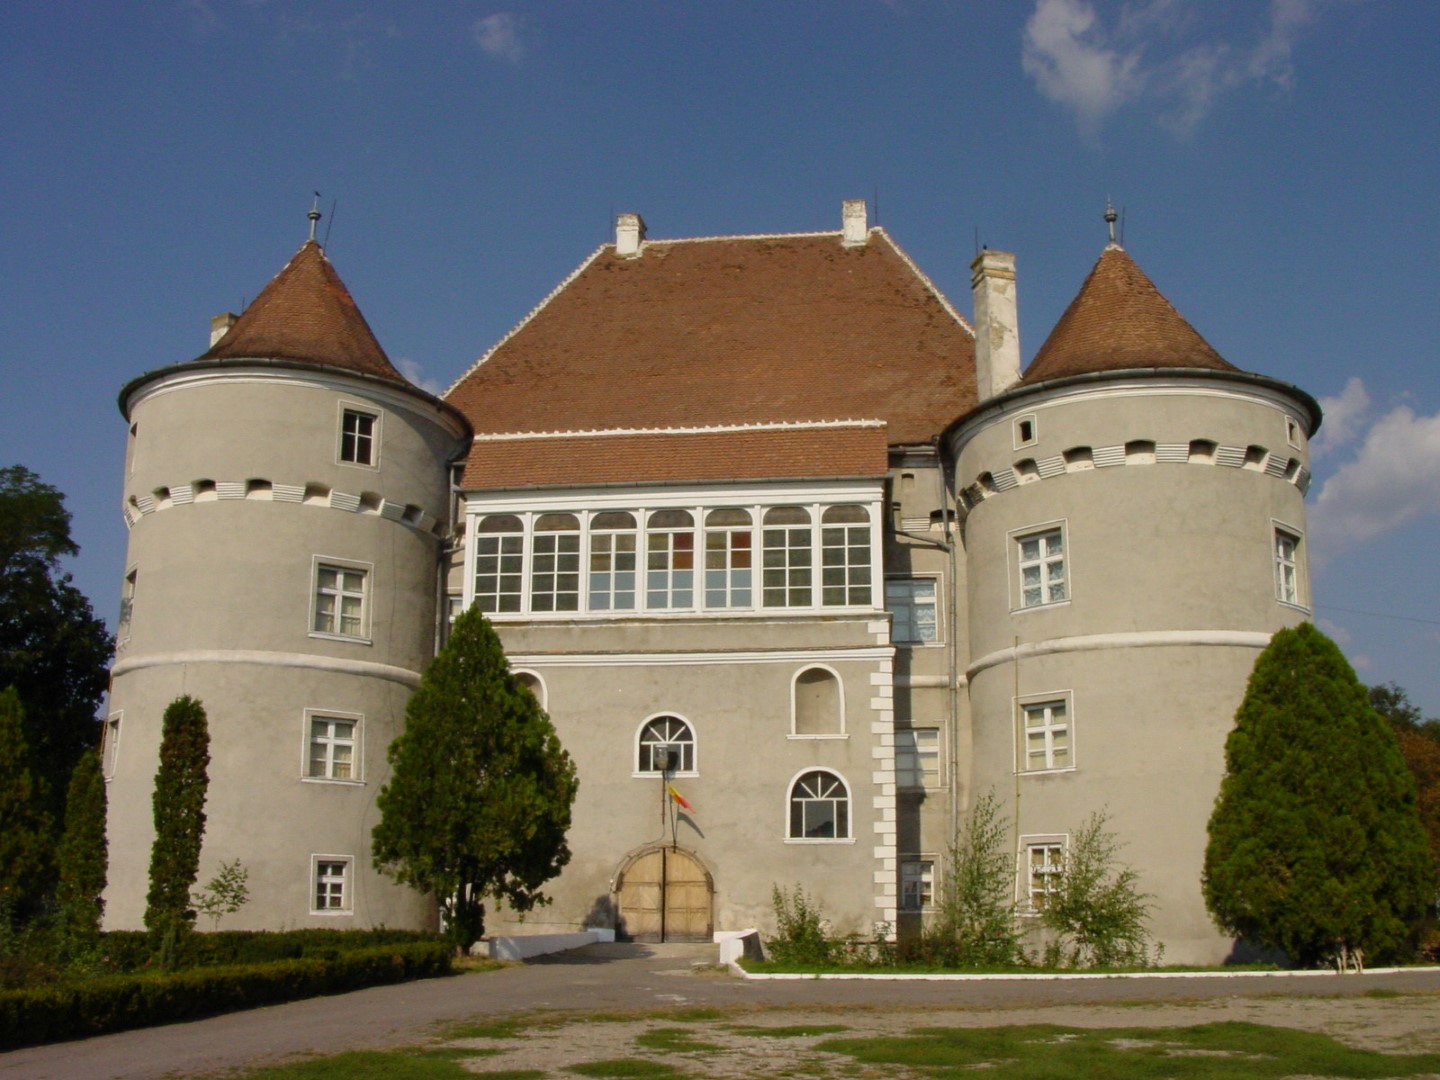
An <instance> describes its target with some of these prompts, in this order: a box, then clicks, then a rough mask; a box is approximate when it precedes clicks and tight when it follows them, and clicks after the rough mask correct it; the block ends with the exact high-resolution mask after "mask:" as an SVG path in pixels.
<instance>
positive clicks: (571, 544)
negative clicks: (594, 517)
mask: <svg viewBox="0 0 1440 1080" xmlns="http://www.w3.org/2000/svg"><path fill="white" fill-rule="evenodd" d="M579 609H580V521H579V519H578V518H576V516H575V515H574V514H541V515H540V517H539V518H537V519H536V521H535V547H534V550H533V551H532V552H531V558H530V610H531V611H578V610H579Z"/></svg>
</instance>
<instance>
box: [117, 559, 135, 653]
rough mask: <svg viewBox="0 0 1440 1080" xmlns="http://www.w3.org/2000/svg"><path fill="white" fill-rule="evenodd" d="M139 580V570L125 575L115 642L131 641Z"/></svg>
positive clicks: (121, 590)
mask: <svg viewBox="0 0 1440 1080" xmlns="http://www.w3.org/2000/svg"><path fill="white" fill-rule="evenodd" d="M139 580H140V570H139V568H135V569H132V570H131V571H130V572H129V573H128V574H126V575H125V583H124V585H123V586H121V589H120V623H119V625H118V626H117V627H116V629H115V640H116V642H117V643H119V644H124V643H125V642H127V641H129V640H130V620H131V618H132V617H133V616H134V614H135V586H136V585H137V584H138V583H139Z"/></svg>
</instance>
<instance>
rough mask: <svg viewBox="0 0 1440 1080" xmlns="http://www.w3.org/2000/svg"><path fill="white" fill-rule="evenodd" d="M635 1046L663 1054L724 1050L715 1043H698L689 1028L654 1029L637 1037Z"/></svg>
mask: <svg viewBox="0 0 1440 1080" xmlns="http://www.w3.org/2000/svg"><path fill="white" fill-rule="evenodd" d="M635 1045H636V1046H639V1047H643V1048H644V1049H646V1050H659V1051H661V1052H662V1053H679V1054H685V1053H695V1052H698V1051H706V1050H723V1049H725V1048H724V1047H723V1046H717V1045H716V1044H715V1043H707V1042H697V1041H696V1039H695V1032H693V1031H691V1030H690V1029H689V1028H652V1029H651V1030H649V1031H646V1032H643V1033H642V1034H640V1035H637V1036H636V1037H635Z"/></svg>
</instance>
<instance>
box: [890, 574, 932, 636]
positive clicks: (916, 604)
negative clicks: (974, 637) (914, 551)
mask: <svg viewBox="0 0 1440 1080" xmlns="http://www.w3.org/2000/svg"><path fill="white" fill-rule="evenodd" d="M935 593H936V589H935V579H934V578H900V579H892V580H890V581H887V582H886V583H885V606H886V607H887V608H889V609H890V615H891V618H892V624H891V627H890V638H891V640H892V641H894V642H896V643H897V644H923V643H926V642H932V641H936V640H938V637H939V635H938V633H937V631H938V625H937V623H936V618H935V615H936V604H935Z"/></svg>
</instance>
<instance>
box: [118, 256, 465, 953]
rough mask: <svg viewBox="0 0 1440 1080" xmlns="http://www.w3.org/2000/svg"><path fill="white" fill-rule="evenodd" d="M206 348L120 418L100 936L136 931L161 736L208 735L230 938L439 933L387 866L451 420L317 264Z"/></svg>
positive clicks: (458, 437)
mask: <svg viewBox="0 0 1440 1080" xmlns="http://www.w3.org/2000/svg"><path fill="white" fill-rule="evenodd" d="M216 323H217V325H216V329H215V332H214V334H213V335H212V347H211V348H210V350H209V351H208V352H206V353H205V354H204V355H202V356H200V357H199V358H198V359H196V360H194V361H190V362H188V363H182V364H177V365H174V366H172V367H167V368H163V369H160V370H158V371H154V372H151V373H149V374H146V375H142V376H140V377H139V378H137V379H135V380H134V381H132V382H131V383H129V384H128V385H127V386H126V387H125V388H124V389H123V390H122V391H121V394H120V408H121V411H122V412H123V413H124V415H125V417H126V420H127V421H128V422H129V425H130V433H129V446H128V451H127V454H126V465H125V501H124V510H125V520H126V523H127V525H128V526H129V529H130V536H129V547H128V553H127V563H126V579H125V585H124V590H125V598H124V605H123V609H122V619H121V625H120V628H119V634H118V642H117V648H116V660H115V664H114V667H113V669H112V685H111V704H110V714H109V718H108V723H107V730H106V755H105V767H106V772H107V776H108V777H109V779H110V791H109V796H110V804H109V843H110V875H109V876H110V884H109V888H108V890H107V893H106V901H107V903H106V922H107V925H108V926H109V927H111V928H133V927H138V926H140V925H141V924H142V920H143V916H144V909H145V895H146V891H147V889H148V874H149V858H150V847H151V843H152V840H153V837H154V828H153V821H152V813H151V806H150V802H151V792H152V791H153V787H154V776H155V770H156V766H157V763H158V750H159V742H160V727H161V717H162V715H163V713H164V711H165V708H166V706H167V705H168V704H169V703H170V702H171V701H173V700H174V699H175V698H176V697H177V696H179V695H180V694H189V695H191V696H193V697H196V698H198V699H200V701H201V702H202V703H203V704H204V706H205V710H206V713H207V714H208V717H209V728H210V758H211V760H210V766H209V777H210V785H209V795H208V801H207V804H206V815H207V819H208V820H207V824H206V830H205V837H204V847H203V853H202V857H201V866H200V876H199V884H201V885H203V883H204V882H206V881H207V880H209V878H210V877H212V876H213V875H214V873H215V872H216V870H218V868H219V867H220V865H221V864H222V863H227V862H231V861H233V860H236V859H239V860H240V862H241V864H242V865H243V866H244V868H245V869H246V870H247V871H248V874H249V881H248V885H249V890H250V899H249V902H248V903H247V904H246V905H245V906H244V907H243V908H242V909H241V910H240V911H239V912H238V913H237V914H235V915H231V916H227V917H226V918H225V919H224V921H223V922H222V924H221V925H222V926H224V927H226V928H234V929H242V928H256V929H262V928H263V929H278V928H282V927H300V926H328V927H337V928H348V927H356V928H363V927H369V926H376V925H381V924H384V925H387V926H396V927H399V926H408V927H426V926H430V925H432V923H433V913H434V908H433V904H432V903H431V902H430V901H428V900H427V899H425V898H424V897H421V896H419V895H418V894H416V893H414V892H413V891H411V890H409V889H406V888H402V887H399V886H397V885H395V884H394V883H393V882H391V881H390V880H389V879H388V878H385V877H383V876H381V875H379V874H377V873H376V871H375V870H374V869H373V868H372V866H371V857H370V831H371V829H372V828H373V827H374V825H375V823H376V821H377V819H378V815H377V812H376V810H375V796H376V793H377V792H378V791H379V788H380V787H381V785H382V784H383V783H384V782H385V780H386V778H387V775H388V766H387V763H386V756H385V755H386V749H387V747H388V746H389V744H390V742H391V740H392V739H393V738H394V737H395V736H396V735H397V734H398V733H399V731H400V730H401V728H402V725H403V723H404V714H405V704H406V701H407V699H408V698H409V696H410V693H411V691H412V689H413V688H414V687H415V686H416V685H417V683H418V682H419V677H420V672H421V670H422V669H423V667H424V665H425V663H426V662H427V661H428V660H429V659H430V657H431V656H432V655H433V654H434V648H435V640H436V629H437V612H436V604H437V591H438V571H439V564H440V558H441V555H442V549H443V545H444V541H445V537H446V536H447V535H448V526H449V521H450V509H449V500H450V491H449V479H448V462H450V461H451V460H452V459H454V458H455V457H456V456H457V454H458V453H460V452H461V450H462V449H463V447H464V446H465V444H466V443H467V441H468V437H469V425H468V423H467V422H466V421H465V419H464V418H463V417H462V416H461V415H460V414H459V413H458V412H457V411H456V410H455V409H453V408H452V407H450V406H448V405H446V404H444V403H443V402H441V401H439V400H438V399H436V398H434V397H432V396H431V395H429V394H427V393H425V392H423V391H421V390H419V389H417V388H416V387H414V386H412V385H411V384H410V383H409V382H407V381H406V380H405V379H404V378H403V377H402V376H401V375H400V373H399V372H398V371H396V370H395V368H394V367H393V366H392V365H391V364H390V361H389V360H388V358H387V357H386V356H385V353H384V351H383V350H382V349H381V347H380V345H379V343H378V342H377V341H376V340H375V337H374V335H373V334H372V333H371V331H370V328H369V326H368V325H367V324H366V322H365V320H364V317H363V316H362V315H361V314H360V312H359V310H358V308H356V306H355V303H354V301H353V300H352V299H351V297H350V294H349V293H348V292H347V291H346V289H345V286H344V284H343V283H342V282H341V281H340V278H339V277H338V275H337V274H336V273H335V270H334V269H333V267H332V266H331V265H330V263H329V261H328V260H327V259H326V257H325V255H324V253H323V251H322V249H321V248H320V246H319V245H318V244H316V243H315V242H314V241H313V240H311V241H309V242H307V243H306V244H305V245H304V246H303V247H301V249H300V251H299V252H298V253H297V254H296V255H295V256H294V258H293V259H291V261H290V262H289V263H288V264H287V265H286V267H285V268H284V269H283V270H282V271H281V272H280V273H279V274H278V275H277V276H276V277H275V278H274V279H273V280H272V281H271V282H270V284H269V285H268V286H266V288H265V289H264V291H262V292H261V293H260V295H259V296H258V297H256V299H255V301H254V302H253V303H252V304H251V305H250V306H249V307H248V308H247V309H246V311H245V313H244V314H243V315H241V316H240V317H239V318H238V320H237V319H235V318H234V317H233V316H228V317H226V316H222V317H221V318H220V319H218V320H216Z"/></svg>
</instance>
